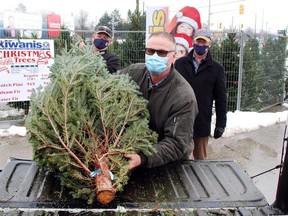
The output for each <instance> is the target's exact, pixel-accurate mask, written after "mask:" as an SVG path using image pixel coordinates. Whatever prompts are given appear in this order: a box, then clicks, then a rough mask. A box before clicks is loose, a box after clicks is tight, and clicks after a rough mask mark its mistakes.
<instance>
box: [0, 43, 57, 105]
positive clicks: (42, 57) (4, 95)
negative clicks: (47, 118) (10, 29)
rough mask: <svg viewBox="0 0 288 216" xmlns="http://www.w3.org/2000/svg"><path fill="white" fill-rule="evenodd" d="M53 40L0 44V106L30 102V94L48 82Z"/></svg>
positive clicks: (52, 61)
mask: <svg viewBox="0 0 288 216" xmlns="http://www.w3.org/2000/svg"><path fill="white" fill-rule="evenodd" d="M53 58H54V42H53V40H42V39H38V40H30V39H29V40H26V39H23V40H22V39H20V40H15V39H2V40H0V103H1V102H12V101H27V100H30V96H31V93H32V90H33V89H35V88H37V87H40V86H43V87H45V86H46V85H47V84H48V83H49V82H50V79H49V74H50V70H49V68H48V67H49V66H51V65H52V64H53V63H54V60H53Z"/></svg>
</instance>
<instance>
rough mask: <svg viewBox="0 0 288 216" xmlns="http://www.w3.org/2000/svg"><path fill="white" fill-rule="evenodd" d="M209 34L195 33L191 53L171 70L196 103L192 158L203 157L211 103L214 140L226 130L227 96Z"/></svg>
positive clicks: (209, 127)
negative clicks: (180, 79) (213, 56)
mask: <svg viewBox="0 0 288 216" xmlns="http://www.w3.org/2000/svg"><path fill="white" fill-rule="evenodd" d="M211 44H212V41H211V34H210V32H209V31H208V30H206V29H200V30H198V31H196V33H195V38H194V45H193V50H191V51H190V53H189V54H188V56H186V57H182V58H180V59H178V60H177V61H176V62H175V68H176V69H177V70H178V71H179V73H180V74H181V75H182V76H183V77H184V78H185V79H186V80H187V81H188V82H189V83H190V85H191V86H192V88H193V90H194V92H195V95H196V98H197V103H198V110H199V113H198V116H197V117H196V120H195V124H194V137H193V140H194V144H195V148H194V151H193V155H192V156H193V157H194V159H201V160H203V159H206V158H207V146H208V140H209V136H210V134H211V118H212V111H213V102H214V101H215V111H216V125H215V129H214V138H215V139H218V138H219V137H221V136H222V134H223V133H224V130H225V127H226V121H227V117H226V113H227V95H226V79H225V74H224V69H223V66H222V65H220V64H219V63H218V62H217V61H215V60H214V59H213V58H212V56H211V53H210V51H209V48H210V47H211Z"/></svg>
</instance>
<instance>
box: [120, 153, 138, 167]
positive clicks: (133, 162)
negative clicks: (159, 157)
mask: <svg viewBox="0 0 288 216" xmlns="http://www.w3.org/2000/svg"><path fill="white" fill-rule="evenodd" d="M124 157H126V158H127V159H128V163H129V165H128V170H132V169H134V168H136V167H138V166H140V165H141V157H140V156H139V155H138V154H125V155H124Z"/></svg>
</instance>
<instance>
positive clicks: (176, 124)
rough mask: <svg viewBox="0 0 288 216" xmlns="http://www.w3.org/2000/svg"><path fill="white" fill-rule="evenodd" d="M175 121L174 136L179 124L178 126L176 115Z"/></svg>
mask: <svg viewBox="0 0 288 216" xmlns="http://www.w3.org/2000/svg"><path fill="white" fill-rule="evenodd" d="M173 122H174V123H175V124H174V129H173V137H174V136H175V133H176V129H177V126H178V121H177V117H174V119H173Z"/></svg>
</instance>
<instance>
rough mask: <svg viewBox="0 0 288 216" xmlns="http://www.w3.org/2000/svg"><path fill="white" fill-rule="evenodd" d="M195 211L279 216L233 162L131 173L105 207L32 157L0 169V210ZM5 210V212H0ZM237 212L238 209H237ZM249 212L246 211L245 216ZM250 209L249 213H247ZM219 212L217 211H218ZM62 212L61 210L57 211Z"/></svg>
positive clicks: (197, 163) (191, 163)
mask: <svg viewBox="0 0 288 216" xmlns="http://www.w3.org/2000/svg"><path fill="white" fill-rule="evenodd" d="M1 208H2V210H3V212H5V211H6V212H10V213H11V211H18V212H19V211H22V212H30V211H34V212H35V211H46V212H50V211H52V212H58V213H59V212H62V213H64V212H66V213H67V212H70V213H69V214H70V215H71V214H72V212H75V213H76V212H78V213H79V212H83V211H85V212H102V213H103V212H111V211H112V212H116V211H120V212H138V213H139V212H167V211H168V212H169V211H171V210H172V211H177V212H190V213H191V212H198V214H200V215H202V214H204V215H205V214H208V213H209V214H210V215H211V214H214V213H215V214H216V215H217V214H219V213H221V212H222V213H223V212H224V213H225V212H226V213H225V214H228V215H234V214H236V213H237V215H238V214H239V215H249V214H256V212H257V215H267V214H271V212H272V213H273V212H274V213H277V214H280V212H279V211H278V210H277V209H273V208H272V207H270V206H269V205H268V203H267V201H266V199H265V197H264V196H263V194H262V193H261V192H260V191H259V190H258V189H257V188H256V186H255V185H254V183H253V182H252V180H251V179H250V177H249V176H248V175H247V173H246V172H244V171H243V170H242V169H240V168H239V167H238V165H237V164H236V163H235V162H234V161H210V160H204V161H183V162H181V163H180V162H179V163H173V164H168V165H165V166H162V167H157V168H153V169H137V170H135V171H133V173H132V175H131V177H130V180H129V183H128V185H126V186H125V188H124V191H123V192H121V193H117V196H116V198H115V199H114V200H113V201H112V202H111V203H110V204H108V205H102V204H100V203H94V204H92V205H88V204H87V203H86V202H85V201H83V200H77V199H73V198H72V197H71V196H70V195H69V191H68V190H67V189H64V188H62V187H60V185H59V184H58V183H57V180H56V179H55V178H54V177H53V175H52V174H51V173H42V172H40V171H39V169H38V168H37V166H36V164H35V162H34V161H31V160H21V159H16V158H11V160H10V161H9V162H8V163H7V164H6V166H5V168H4V169H3V171H2V172H1V173H0V212H1ZM4 210H5V211H4ZM241 212H242V213H241ZM247 212H249V214H247ZM253 212H254V213H253ZM222 213H221V214H222ZM62 215H64V214H62Z"/></svg>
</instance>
